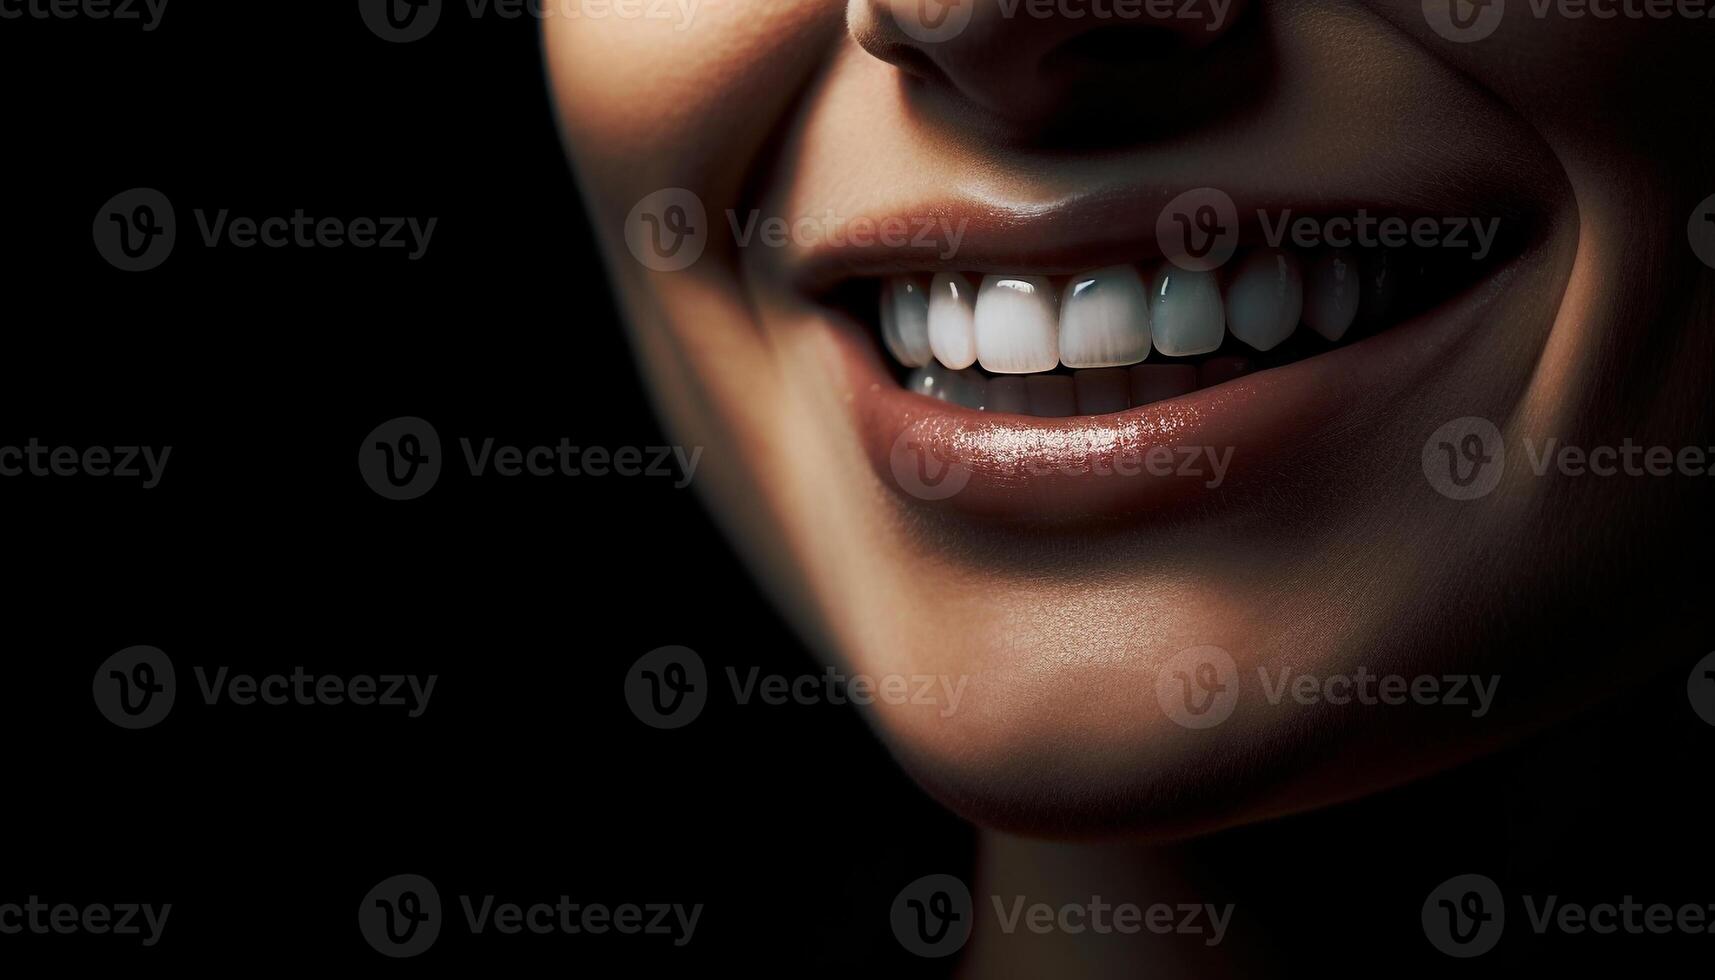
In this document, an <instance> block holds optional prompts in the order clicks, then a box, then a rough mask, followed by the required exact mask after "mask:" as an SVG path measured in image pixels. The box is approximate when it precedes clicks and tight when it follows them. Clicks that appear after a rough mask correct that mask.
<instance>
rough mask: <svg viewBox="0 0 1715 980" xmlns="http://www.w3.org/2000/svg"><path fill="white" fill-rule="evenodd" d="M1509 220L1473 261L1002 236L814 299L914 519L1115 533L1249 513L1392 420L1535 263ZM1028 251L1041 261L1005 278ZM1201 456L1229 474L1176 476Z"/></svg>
mask: <svg viewBox="0 0 1715 980" xmlns="http://www.w3.org/2000/svg"><path fill="white" fill-rule="evenodd" d="M1495 226H1496V227H1499V228H1502V229H1503V233H1501V234H1498V235H1496V236H1495V237H1494V239H1493V244H1494V247H1493V248H1492V249H1489V250H1488V251H1487V252H1485V253H1484V254H1482V256H1481V257H1480V258H1479V257H1478V255H1477V253H1476V252H1475V251H1473V250H1469V249H1463V248H1450V247H1445V246H1443V247H1436V246H1432V245H1424V246H1407V247H1401V248H1380V247H1357V248H1347V249H1326V248H1303V249H1300V248H1296V247H1293V246H1291V245H1288V246H1287V247H1284V248H1280V247H1274V246H1273V245H1272V244H1271V243H1269V242H1267V241H1265V240H1261V239H1258V238H1257V237H1256V236H1255V234H1254V232H1252V231H1251V230H1250V229H1243V228H1241V231H1240V235H1239V237H1238V241H1239V243H1240V246H1239V247H1238V249H1237V250H1236V252H1235V253H1234V254H1233V255H1232V257H1231V258H1230V259H1229V260H1228V261H1227V262H1225V263H1223V264H1221V265H1220V266H1218V267H1217V268H1214V269H1213V270H1211V271H1203V272H1196V271H1189V270H1186V269H1183V268H1180V267H1179V266H1178V265H1175V264H1173V263H1171V262H1169V261H1167V260H1165V259H1161V258H1156V259H1152V260H1147V261H1144V262H1130V263H1127V262H1116V261H1115V259H1116V258H1117V257H1118V256H1119V255H1120V254H1123V245H1120V244H1118V243H1116V242H1114V241H1112V240H1111V239H1110V240H1108V241H1107V242H1106V243H1104V244H1101V245H1099V246H1097V247H1077V246H1076V244H1075V243H1074V244H1073V245H1072V246H1071V247H1047V248H1042V247H1039V248H1021V247H1019V246H1018V242H1019V239H1017V238H1016V237H1014V238H1010V239H1009V238H1007V237H1005V236H999V237H997V236H988V237H986V238H984V239H981V240H975V239H974V241H976V242H977V244H976V245H975V246H974V250H973V251H972V252H971V253H970V255H971V259H970V265H971V266H973V267H974V268H968V269H965V270H957V271H955V270H954V269H950V268H948V267H946V266H943V267H941V268H940V269H935V268H934V263H933V262H927V261H925V262H922V263H920V264H918V265H917V266H915V267H913V266H912V265H909V264H905V263H906V262H908V261H909V259H904V258H903V257H899V256H893V257H879V258H875V259H872V260H870V261H872V262H874V263H875V264H873V265H871V266H870V268H868V269H863V268H861V267H856V268H854V267H852V266H850V265H848V266H846V267H845V268H844V269H843V270H840V271H839V272H837V273H835V274H834V275H831V276H828V277H827V279H826V281H825V284H824V285H823V286H822V287H821V289H819V290H816V289H812V290H811V292H810V295H811V296H816V297H819V300H818V303H819V305H821V306H822V307H823V308H824V309H826V310H827V311H828V312H830V313H833V314H836V315H834V316H832V317H831V318H829V319H828V320H827V321H826V322H827V325H828V326H829V327H830V328H832V329H831V330H830V331H829V333H828V334H827V335H826V336H827V337H828V338H830V339H831V340H833V341H834V343H835V345H836V348H837V349H838V350H840V351H841V352H842V354H841V358H840V363H842V364H843V365H844V369H843V370H844V386H845V387H846V390H847V391H849V392H850V393H851V396H850V397H849V398H847V399H846V404H847V405H848V406H849V409H850V411H851V412H852V417H853V421H854V424H855V426H856V429H857V431H858V433H859V434H860V436H861V439H862V443H863V446H864V449H865V451H866V454H867V455H868V456H869V458H870V462H871V465H872V466H873V468H874V470H875V472H876V474H877V475H878V476H879V477H881V479H882V480H883V482H884V484H890V485H891V486H892V487H893V488H894V489H895V490H898V491H901V496H902V497H903V498H905V499H906V500H907V502H908V503H909V504H910V505H912V506H917V505H924V506H931V507H935V508H937V509H938V510H943V511H946V510H947V509H948V508H950V512H954V513H962V514H966V515H970V516H977V517H984V518H997V519H1000V520H1005V521H1023V522H1028V523H1043V522H1047V523H1063V522H1067V521H1071V522H1078V521H1083V520H1086V519H1108V518H1116V517H1122V516H1126V515H1133V514H1136V515H1144V514H1156V513H1165V512H1166V511H1167V510H1169V509H1173V508H1175V507H1176V506H1177V505H1184V504H1194V505H1195V506H1197V507H1201V506H1204V505H1205V504H1207V503H1208V502H1209V501H1211V500H1212V499H1214V497H1213V496H1212V495H1215V494H1219V495H1221V496H1223V497H1225V498H1227V499H1234V500H1236V499H1241V498H1242V496H1243V494H1245V493H1248V492H1250V490H1249V489H1247V488H1253V487H1254V486H1255V485H1256V481H1257V480H1258V478H1259V477H1260V476H1262V475H1265V474H1270V473H1276V474H1277V473H1279V472H1280V471H1281V468H1282V467H1285V466H1290V465H1291V461H1292V460H1293V459H1294V458H1295V457H1299V458H1302V457H1305V456H1306V455H1312V456H1313V455H1314V454H1316V453H1318V452H1323V451H1325V449H1326V445H1327V443H1328V440H1329V438H1330V434H1331V433H1336V434H1344V436H1343V437H1345V438H1352V435H1351V433H1352V426H1353V424H1354V422H1356V421H1357V420H1369V424H1376V422H1377V420H1381V419H1385V418H1390V417H1394V416H1395V415H1396V414H1397V413H1396V412H1395V411H1394V409H1393V408H1390V406H1397V405H1398V404H1400V403H1402V402H1403V400H1404V399H1405V397H1406V396H1408V395H1409V393H1410V392H1412V391H1413V390H1416V389H1418V388H1420V387H1422V386H1423V385H1424V384H1425V383H1426V382H1428V380H1429V379H1430V378H1431V377H1433V376H1435V375H1436V374H1437V373H1438V372H1441V371H1443V370H1446V369H1447V367H1448V365H1449V364H1450V363H1452V360H1451V359H1450V358H1449V357H1448V355H1449V354H1450V353H1453V352H1456V351H1458V350H1460V349H1461V346H1462V344H1463V343H1464V342H1465V340H1466V338H1469V337H1471V336H1472V334H1473V332H1474V331H1475V330H1476V329H1477V328H1478V327H1479V326H1480V325H1481V324H1482V323H1483V322H1484V321H1485V320H1486V319H1487V318H1488V317H1489V315H1490V313H1489V311H1490V310H1491V309H1493V308H1494V306H1495V304H1496V303H1497V302H1498V301H1499V299H1500V297H1502V296H1504V295H1506V294H1507V292H1508V290H1509V287H1511V286H1512V284H1513V283H1515V282H1516V281H1517V276H1518V275H1519V273H1520V272H1521V271H1523V270H1526V269H1534V268H1537V260H1538V259H1539V258H1540V257H1541V256H1542V254H1543V253H1542V250H1541V249H1540V248H1539V247H1538V246H1539V245H1540V244H1541V242H1540V239H1539V238H1537V237H1535V236H1536V235H1537V234H1538V233H1539V231H1540V228H1541V226H1540V225H1538V224H1537V223H1535V222H1533V221H1530V220H1528V219H1526V220H1519V221H1505V222H1503V221H1501V220H1500V219H1497V220H1496V225H1495ZM1041 227H1042V228H1045V229H1049V230H1052V229H1055V228H1058V229H1061V230H1065V229H1066V228H1067V227H1068V226H1067V225H1066V224H1064V223H1053V224H1050V225H1043V226H1041ZM1072 227H1073V228H1075V227H1076V225H1073V226H1072ZM1532 229H1536V231H1533V230H1532ZM1015 230H1016V229H1015ZM1052 244H1055V245H1058V244H1060V243H1052ZM1134 254H1135V253H1134ZM1029 255H1036V256H1039V257H1042V258H1045V259H1047V261H1046V262H1045V263H1044V265H1042V266H1039V267H1038V270H1037V271H1033V272H1028V273H1026V272H1013V271H1011V270H1014V269H1020V268H1029V264H1028V263H1027V262H1022V261H1020V259H1021V258H1024V257H1027V256H1029ZM1079 268H1085V269H1089V270H1092V271H1089V272H1078V271H1076V270H1077V269H1079ZM931 270H933V271H931ZM812 281H813V280H812ZM1533 328H1534V327H1533ZM1401 421H1403V420H1401ZM1188 458H1196V459H1201V460H1205V461H1210V460H1219V462H1220V473H1219V475H1218V477H1217V476H1216V475H1215V474H1213V472H1212V471H1211V470H1210V468H1209V467H1207V466H1203V467H1199V468H1196V469H1193V470H1186V469H1184V468H1183V467H1178V466H1169V465H1166V463H1167V461H1169V460H1176V459H1177V460H1183V459H1188ZM1187 477H1189V478H1187ZM1235 494H1236V495H1237V496H1234V495H1235Z"/></svg>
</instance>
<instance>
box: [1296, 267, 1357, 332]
mask: <svg viewBox="0 0 1715 980" xmlns="http://www.w3.org/2000/svg"><path fill="white" fill-rule="evenodd" d="M1358 279H1359V276H1358V267H1357V264H1356V263H1354V262H1353V261H1352V259H1351V257H1350V256H1349V255H1347V254H1345V253H1344V252H1339V251H1334V252H1323V253H1322V254H1320V255H1318V256H1316V258H1315V259H1314V260H1313V261H1312V262H1311V263H1310V268H1309V269H1308V270H1306V271H1305V273H1304V324H1305V325H1306V326H1308V327H1309V328H1310V329H1312V330H1314V331H1316V332H1317V333H1319V334H1321V335H1322V336H1323V337H1326V338H1327V339H1329V340H1339V339H1340V338H1341V337H1344V336H1345V335H1346V330H1347V328H1349V327H1351V325H1352V320H1353V319H1354V318H1355V317H1356V316H1357V315H1358V299H1359V292H1360V290H1359V288H1358Z"/></svg>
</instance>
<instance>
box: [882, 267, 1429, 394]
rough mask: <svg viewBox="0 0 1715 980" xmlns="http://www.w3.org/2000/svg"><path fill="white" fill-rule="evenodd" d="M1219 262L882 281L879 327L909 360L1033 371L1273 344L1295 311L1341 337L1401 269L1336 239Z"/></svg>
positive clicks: (1382, 300) (1385, 296)
mask: <svg viewBox="0 0 1715 980" xmlns="http://www.w3.org/2000/svg"><path fill="white" fill-rule="evenodd" d="M1228 270H1229V271H1225V272H1191V271H1187V270H1184V269H1180V268H1178V267H1177V266H1174V265H1171V264H1168V263H1162V264H1161V265H1160V266H1159V267H1158V268H1156V269H1154V270H1153V272H1152V273H1151V274H1149V275H1148V276H1147V277H1146V276H1145V275H1144V274H1143V273H1142V272H1140V270H1139V269H1137V268H1136V267H1133V266H1129V265H1122V266H1112V267H1109V268H1106V269H1098V270H1096V271H1094V272H1090V273H1086V274H1083V275H1077V276H1072V277H1070V278H1069V279H1066V280H1064V285H1063V286H1060V285H1058V284H1057V283H1056V282H1054V281H1051V280H1050V279H1049V278H1048V277H1046V276H994V275H991V276H984V277H982V280H981V283H980V285H977V286H973V285H972V279H971V278H970V277H967V276H964V275H962V274H959V273H941V274H938V275H936V276H935V277H934V278H933V279H932V280H926V279H921V278H917V277H909V276H902V277H896V278H893V279H890V280H889V281H888V282H887V283H886V287H885V289H884V290H883V295H882V299H881V327H882V339H883V341H884V342H885V344H886V346H887V349H888V352H889V353H891V354H892V355H893V357H894V359H895V360H897V361H898V362H899V363H901V364H903V365H905V366H906V367H926V366H928V365H930V364H933V363H939V365H940V366H942V367H945V368H949V369H952V370H954V371H962V370H964V369H966V368H969V367H971V366H972V365H981V367H982V368H983V370H985V371H987V372H989V373H991V374H1037V373H1041V372H1046V371H1052V370H1054V369H1055V368H1056V367H1059V366H1065V367H1068V368H1120V367H1126V366H1129V365H1133V364H1138V363H1139V362H1141V361H1143V360H1145V359H1146V358H1147V357H1148V356H1149V354H1150V351H1151V350H1154V351H1158V352H1160V353H1161V354H1164V355H1167V356H1169V357H1187V356H1193V355H1198V354H1207V353H1210V352H1212V351H1215V350H1217V349H1218V348H1220V347H1221V345H1222V343H1223V342H1224V341H1225V339H1226V337H1227V335H1228V334H1231V335H1232V336H1233V337H1234V338H1236V339H1237V340H1239V341H1241V342H1243V343H1244V344H1246V345H1248V346H1250V347H1251V348H1253V349H1255V350H1257V351H1267V350H1272V349H1273V348H1275V347H1276V346H1278V345H1279V344H1281V343H1282V342H1283V341H1285V340H1286V339H1287V338H1288V337H1290V336H1291V335H1292V333H1293V331H1294V330H1296V329H1297V328H1298V327H1299V325H1300V324H1301V323H1302V324H1303V325H1304V326H1305V327H1307V328H1309V329H1310V330H1313V331H1315V332H1316V333H1317V334H1319V335H1321V336H1322V337H1323V338H1325V339H1327V340H1330V341H1337V340H1339V339H1340V338H1341V337H1343V336H1345V334H1346V332H1347V330H1348V329H1350V327H1351V326H1352V324H1353V322H1354V321H1356V320H1357V319H1358V318H1359V316H1360V306H1362V307H1364V311H1363V315H1364V317H1365V318H1368V317H1370V316H1372V315H1374V314H1375V313H1377V312H1380V311H1382V310H1383V309H1385V307H1386V306H1387V305H1388V304H1389V303H1390V302H1391V298H1392V295H1393V293H1394V292H1395V288H1396V284H1395V279H1396V277H1395V276H1394V275H1393V274H1392V273H1391V271H1390V269H1389V262H1388V259H1387V256H1386V253H1377V254H1376V255H1375V256H1373V257H1369V258H1367V260H1366V262H1365V263H1364V268H1363V269H1362V270H1360V268H1359V264H1358V261H1357V259H1356V258H1355V257H1354V256H1353V255H1352V254H1351V253H1349V252H1346V251H1343V250H1325V251H1319V252H1312V253H1307V254H1304V255H1300V254H1298V253H1296V252H1294V251H1293V250H1291V249H1267V248H1259V249H1253V250H1249V251H1247V252H1244V253H1241V254H1240V255H1238V256H1237V257H1236V258H1235V260H1234V262H1233V263H1231V264H1230V265H1229V267H1228Z"/></svg>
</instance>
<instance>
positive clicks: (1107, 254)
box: [770, 174, 1538, 296]
mask: <svg viewBox="0 0 1715 980" xmlns="http://www.w3.org/2000/svg"><path fill="white" fill-rule="evenodd" d="M1200 187H1209V188H1213V189H1216V190H1219V191H1220V192H1221V193H1223V194H1226V195H1227V196H1228V197H1230V198H1231V199H1232V201H1233V204H1234V207H1235V210H1236V213H1237V218H1238V229H1237V230H1238V244H1239V245H1240V246H1241V247H1244V246H1258V245H1265V244H1269V241H1268V238H1269V234H1268V231H1269V229H1270V228H1273V229H1275V230H1276V231H1278V224H1279V222H1280V221H1281V220H1282V218H1283V217H1286V216H1288V215H1290V218H1291V219H1292V220H1295V221H1296V220H1298V219H1300V218H1310V219H1313V220H1315V221H1317V222H1322V221H1324V220H1326V219H1328V218H1332V217H1346V218H1349V217H1352V216H1353V215H1356V214H1358V213H1359V212H1365V213H1367V214H1369V215H1371V216H1372V217H1375V218H1378V219H1379V218H1382V217H1390V218H1404V219H1407V220H1413V219H1417V218H1424V217H1427V218H1433V219H1436V220H1438V221H1444V220H1448V219H1459V220H1468V221H1482V222H1489V221H1498V222H1499V227H1500V229H1501V231H1502V237H1503V238H1505V239H1506V240H1508V241H1511V242H1522V241H1523V240H1524V239H1526V238H1527V237H1528V233H1529V232H1530V231H1531V230H1532V229H1533V228H1534V226H1535V225H1537V224H1538V222H1537V221H1536V219H1535V213H1536V210H1537V209H1536V208H1535V206H1534V205H1533V204H1532V203H1531V202H1528V201H1526V200H1523V199H1522V198H1521V197H1520V195H1519V194H1518V193H1517V191H1516V189H1515V188H1510V187H1506V186H1503V185H1502V184H1500V183H1499V182H1498V181H1496V180H1495V179H1494V178H1493V177H1488V176H1485V175H1483V174H1473V175H1472V176H1471V179H1469V180H1463V181H1460V182H1458V183H1451V182H1441V183H1438V184H1437V185H1436V194H1435V195H1434V196H1433V197H1432V196H1431V195H1429V194H1416V195H1412V196H1410V197H1404V196H1393V197H1388V196H1382V195H1366V196H1359V195H1357V194H1349V195H1347V196H1345V197H1342V198H1338V199H1334V198H1330V197H1329V196H1328V195H1326V194H1325V193H1317V192H1305V193H1304V194H1302V195H1293V194H1290V193H1285V192H1281V191H1275V190H1268V189H1252V190H1245V189H1240V188H1238V187H1237V186H1236V185H1228V186H1222V185H1220V184H1195V185H1190V186H1188V187H1177V186H1166V185H1162V184H1158V183H1151V184H1148V185H1139V184H1131V185H1129V186H1118V185H1113V184H1109V185H1104V186H1097V187H1093V188H1087V189H1084V190H1082V191H1079V192H1075V193H1068V194H1065V195H1060V196H1055V197H1052V198H1047V199H1035V200H1029V201H1020V200H1017V199H1016V198H1014V199H1001V198H998V197H995V196H993V195H988V194H984V193H981V192H980V190H979V189H978V188H974V187H967V188H963V189H962V190H961V191H960V192H959V193H958V194H956V195H955V196H952V197H939V198H934V199H917V200H892V201H887V202H886V203H885V204H880V205H878V206H877V207H876V208H875V209H873V210H870V211H868V212H867V217H866V220H865V224H866V225H867V226H868V227H872V228H881V227H888V226H889V223H891V227H893V228H895V229H900V230H908V234H904V235H900V236H898V237H896V238H894V239H893V241H891V242H888V241H884V240H882V239H881V237H880V236H878V235H873V234H872V235H871V236H869V237H868V238H867V239H863V240H859V241H853V240H852V239H853V238H854V237H857V236H851V235H849V234H840V235H819V236H813V237H812V240H808V241H794V242H791V243H789V244H788V245H787V247H786V248H785V249H784V250H783V252H782V254H781V256H780V257H779V259H778V261H779V263H780V266H779V269H780V271H782V272H783V273H784V274H785V276H786V278H787V280H788V281H789V282H790V283H791V284H792V285H793V287H794V288H796V289H797V290H799V291H801V292H802V293H804V294H806V295H809V296H817V295H821V294H823V293H825V292H827V291H828V290H829V289H831V288H832V287H834V286H837V285H838V284H839V283H841V282H844V281H847V280H850V279H856V278H876V277H882V276H889V275H904V274H912V273H924V272H976V273H993V274H1021V273H1030V274H1039V275H1075V274H1077V273H1081V272H1086V271H1089V270H1091V269H1096V268H1101V267H1104V266H1110V265H1118V264H1123V263H1134V262H1148V261H1151V260H1154V259H1159V258H1161V257H1162V248H1161V244H1160V242H1159V240H1158V238H1157V235H1156V223H1157V221H1158V219H1159V218H1160V217H1161V214H1162V212H1163V210H1164V209H1165V208H1166V207H1167V206H1168V205H1169V203H1170V202H1171V201H1172V200H1173V199H1174V198H1175V197H1176V196H1177V195H1179V194H1180V193H1182V192H1184V191H1186V190H1191V189H1196V188H1200ZM825 220H826V219H825ZM856 221H857V218H856V216H851V215H847V216H843V217H842V216H840V215H838V214H835V215H834V216H833V218H832V220H829V221H827V227H831V228H834V229H843V230H846V231H849V229H851V228H853V227H856V224H855V222H856ZM955 236H956V237H955ZM907 239H909V240H908V241H907ZM901 242H905V244H903V245H902V244H901ZM949 246H956V247H949ZM770 261H774V260H772V259H771V260H770Z"/></svg>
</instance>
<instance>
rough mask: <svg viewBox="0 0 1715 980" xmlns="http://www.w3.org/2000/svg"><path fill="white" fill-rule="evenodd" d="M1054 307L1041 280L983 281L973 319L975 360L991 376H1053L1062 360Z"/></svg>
mask: <svg viewBox="0 0 1715 980" xmlns="http://www.w3.org/2000/svg"><path fill="white" fill-rule="evenodd" d="M1054 305H1055V304H1054V293H1053V292H1052V290H1051V289H1050V287H1049V285H1048V280H1047V278H1045V277H1043V276H984V277H983V285H982V288H981V289H980V290H978V291H977V309H976V317H975V320H976V340H977V361H978V362H979V363H981V364H982V366H983V369H984V370H987V371H990V372H992V373H994V374H1033V373H1035V372H1038V371H1052V370H1053V369H1054V365H1055V364H1058V363H1059V361H1060V339H1059V330H1058V328H1057V321H1058V316H1057V314H1056V312H1055V309H1054ZM951 366H952V365H948V367H951Z"/></svg>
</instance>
